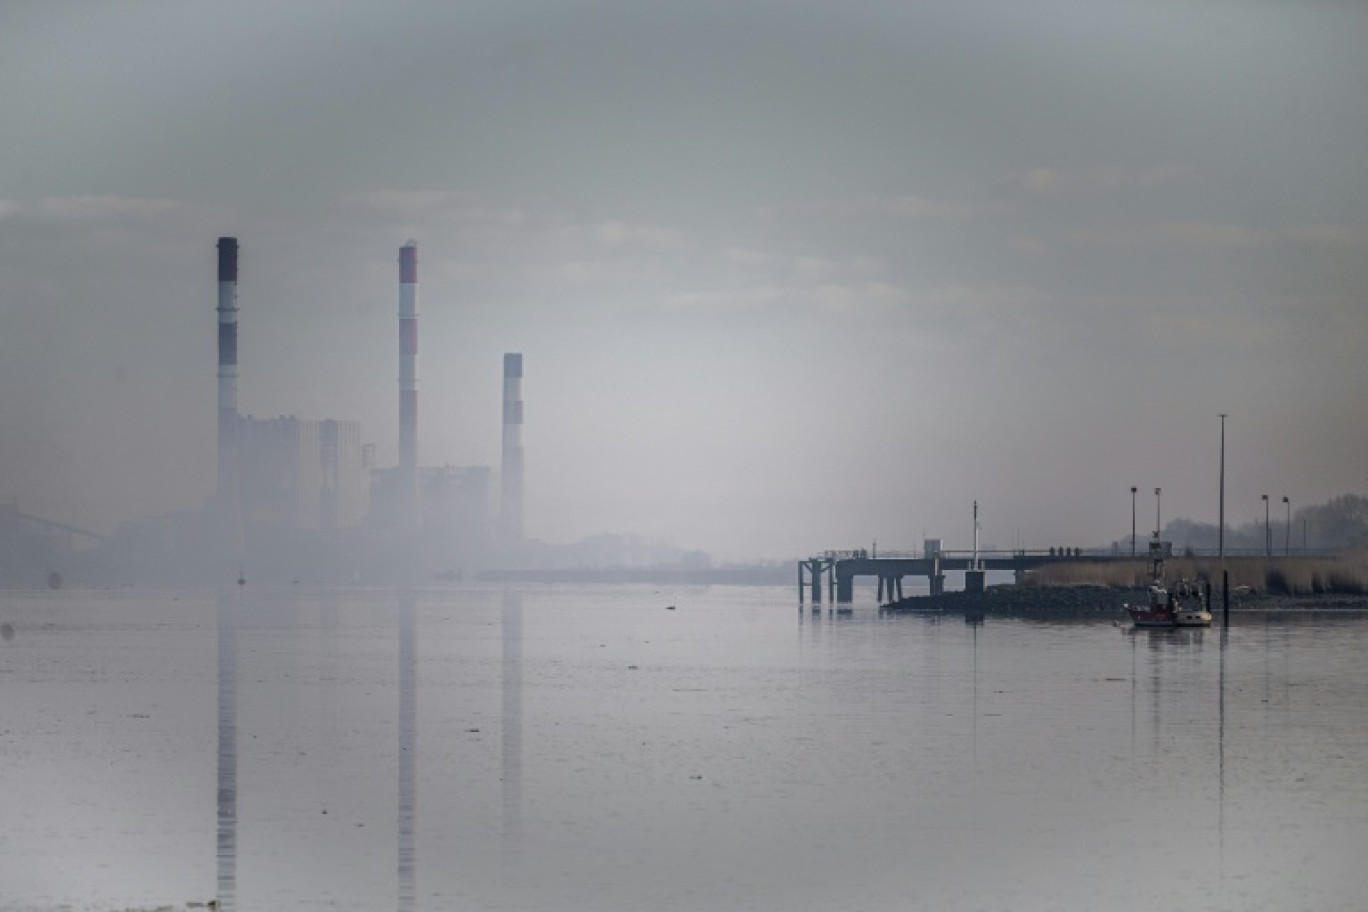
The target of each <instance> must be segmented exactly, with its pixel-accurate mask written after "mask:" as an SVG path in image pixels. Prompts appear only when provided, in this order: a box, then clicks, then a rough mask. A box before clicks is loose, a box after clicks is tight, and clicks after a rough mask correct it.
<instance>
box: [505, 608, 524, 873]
mask: <svg viewBox="0 0 1368 912" xmlns="http://www.w3.org/2000/svg"><path fill="white" fill-rule="evenodd" d="M522 636H523V634H522V593H521V592H504V594H503V758H502V773H503V776H502V779H503V795H502V799H503V802H502V804H503V862H504V871H505V872H506V873H507V874H510V875H515V874H516V872H517V871H518V870H519V868H520V864H519V862H520V861H521V855H522V752H523V745H522V716H523V711H522V677H523V667H522Z"/></svg>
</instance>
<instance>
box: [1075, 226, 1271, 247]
mask: <svg viewBox="0 0 1368 912" xmlns="http://www.w3.org/2000/svg"><path fill="white" fill-rule="evenodd" d="M1274 238H1275V235H1274V234H1273V233H1271V232H1268V231H1263V230H1260V229H1256V228H1250V227H1248V226H1245V225H1229V224H1222V223H1218V222H1166V223H1163V224H1158V225H1143V226H1140V227H1135V228H1129V227H1099V226H1092V227H1089V228H1086V229H1079V230H1077V231H1074V232H1072V233H1071V234H1070V235H1069V238H1068V240H1069V242H1070V243H1071V244H1073V245H1074V246H1076V247H1084V248H1092V249H1102V250H1118V251H1124V250H1146V249H1152V248H1155V247H1185V248H1199V249H1204V250H1239V249H1249V248H1254V247H1265V246H1267V245H1269V244H1270V243H1271V242H1272V241H1273V240H1274Z"/></svg>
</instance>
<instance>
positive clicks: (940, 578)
mask: <svg viewBox="0 0 1368 912" xmlns="http://www.w3.org/2000/svg"><path fill="white" fill-rule="evenodd" d="M1137 559H1138V558H1137V557H1136V556H1135V555H1132V554H1118V553H1115V552H1112V551H1084V550H1083V549H1081V548H1049V549H1047V550H1043V551H1027V550H1024V549H1022V550H1016V551H942V550H940V549H939V548H933V547H928V548H927V549H926V550H925V551H923V552H921V553H919V554H912V553H905V552H896V551H895V552H885V553H884V554H883V555H879V554H878V552H877V551H876V552H870V551H867V550H864V549H855V550H851V551H823V552H822V553H821V554H819V555H815V556H813V557H810V558H807V559H806V560H801V561H799V562H798V598H799V600H800V601H801V600H803V598H804V596H805V595H810V596H811V598H812V603H813V604H814V605H820V604H821V603H822V589H823V584H824V583H825V587H826V589H827V598H829V599H831V600H832V601H835V602H838V603H844V602H851V601H853V600H854V595H855V579H856V577H861V576H872V577H875V578H876V579H877V580H878V585H879V596H878V597H879V601H881V602H882V601H884V600H885V599H887V600H888V601H893V600H896V599H900V598H902V597H903V580H904V579H905V578H906V577H909V576H921V577H925V578H926V579H927V581H928V583H929V588H930V590H931V594H932V595H940V594H941V593H942V592H944V591H945V574H946V573H947V572H949V571H963V572H964V574H965V589H967V590H969V591H971V592H973V591H982V590H983V587H984V580H985V575H986V574H987V572H988V571H990V570H998V571H1010V572H1011V573H1012V574H1013V577H1014V578H1015V580H1016V582H1018V583H1020V582H1022V581H1023V580H1024V579H1025V578H1026V573H1027V572H1028V571H1030V570H1032V569H1034V568H1036V567H1040V566H1044V565H1045V564H1053V563H1080V562H1083V563H1088V562H1097V563H1116V562H1118V561H1119V562H1134V561H1136V560H1137Z"/></svg>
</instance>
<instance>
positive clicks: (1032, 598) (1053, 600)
mask: <svg viewBox="0 0 1368 912" xmlns="http://www.w3.org/2000/svg"><path fill="white" fill-rule="evenodd" d="M1145 598H1146V595H1145V590H1143V589H1124V588H1117V587H1113V586H1086V585H1083V586H1010V585H1008V586H990V587H989V588H988V589H987V590H986V591H984V592H947V593H944V594H943V595H914V596H911V597H909V598H905V599H901V600H899V601H896V602H889V603H888V604H886V605H884V606H883V607H884V608H885V609H888V610H892V611H948V612H954V613H957V614H984V615H988V614H993V615H1000V616H1004V617H1052V618H1060V617H1078V618H1124V617H1125V613H1124V611H1123V610H1122V608H1123V606H1124V605H1125V604H1126V603H1130V604H1133V605H1134V604H1143V603H1144V601H1145ZM1230 609H1231V610H1232V611H1236V610H1246V611H1248V610H1255V611H1319V610H1344V609H1350V610H1365V609H1368V596H1362V595H1314V596H1287V595H1270V594H1267V593H1252V592H1241V593H1234V592H1232V593H1231V596H1230ZM1211 610H1212V611H1213V612H1219V611H1220V610H1221V593H1220V592H1219V591H1213V592H1212V593H1211Z"/></svg>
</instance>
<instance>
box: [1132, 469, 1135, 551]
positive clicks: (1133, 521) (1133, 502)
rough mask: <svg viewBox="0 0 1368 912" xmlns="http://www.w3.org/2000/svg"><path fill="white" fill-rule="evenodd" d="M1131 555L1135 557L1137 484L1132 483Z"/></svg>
mask: <svg viewBox="0 0 1368 912" xmlns="http://www.w3.org/2000/svg"><path fill="white" fill-rule="evenodd" d="M1131 557H1135V485H1131Z"/></svg>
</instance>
